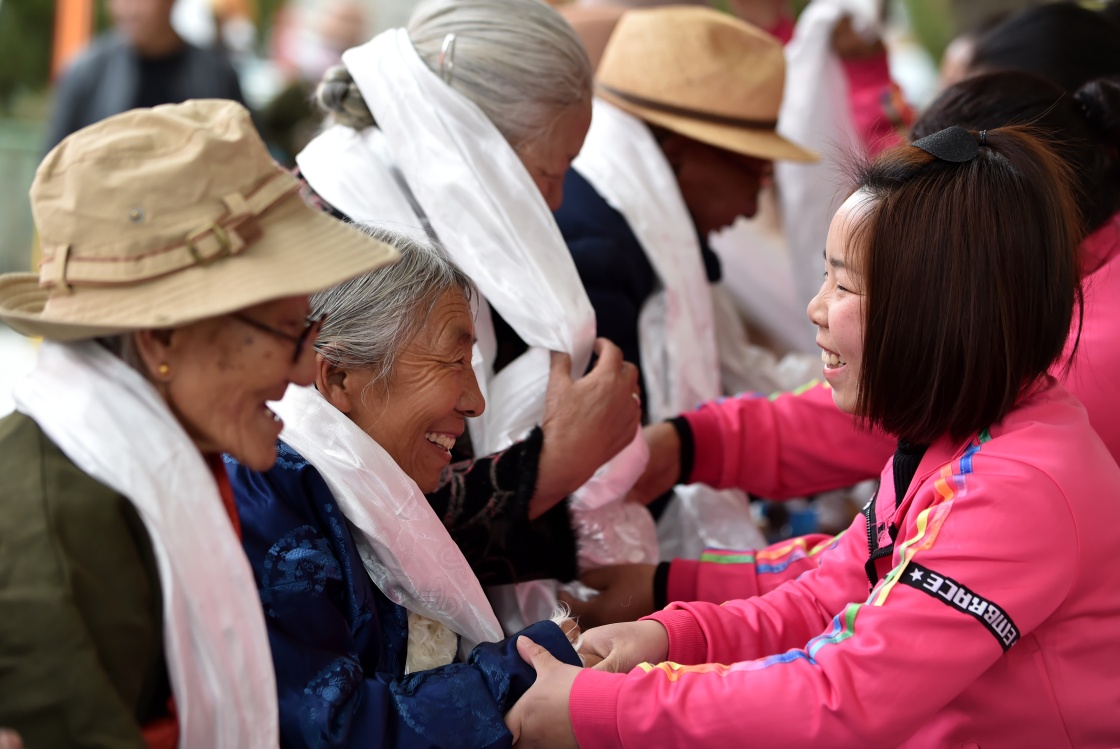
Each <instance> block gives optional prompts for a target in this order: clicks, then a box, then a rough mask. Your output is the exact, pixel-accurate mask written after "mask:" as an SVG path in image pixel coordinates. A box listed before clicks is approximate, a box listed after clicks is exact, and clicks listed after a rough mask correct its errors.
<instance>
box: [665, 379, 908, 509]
mask: <svg viewBox="0 0 1120 749" xmlns="http://www.w3.org/2000/svg"><path fill="white" fill-rule="evenodd" d="M683 416H684V418H685V419H686V420H687V421H688V425H689V427H690V428H691V430H692V440H693V445H694V447H693V464H692V473H691V475H690V476H689V479H690V481H692V482H701V483H705V484H708V485H709V486H713V487H715V488H717V489H726V488H735V489H743V490H745V491H747V492H750V493H751V494H755V495H757V496H760V497H766V498H768V499H778V500H781V499H789V498H791V497H804V496H808V495H811V494H816V493H818V492H822V491H827V490H829V489H838V488H841V487H845V486H851V485H852V484H856V483H859V482H860V481H864V480H866V479H871V478H875V477H876V476H878V475H879V471H880V469H882V467H883V463H885V462H886V461H887V459H888V458H890V456H891V455H892V454H893V453H894V440H892V439H891V438H890V437H887V436H886V435H884V434H882V433H880V432H871V431H868V430H866V429H862V428H860V426H859V425H858V424H857V423H856V420H855V419H854V418H853V417H852V416H850V415H848V414H846V413H844V412H843V411H841V410H840V409H839V408H837V407H836V404H835V403H833V401H832V391H831V390H830V389H829V388H828V386H827V385H824V384H821V383H820V382H818V381H814V382H812V383H809V384H808V385H806V386H805V387H803V388H800V389H798V390H796V391H793V392H789V393H778V394H776V395H772V396H770V397H763V396H758V395H754V394H748V393H744V394H742V395H738V396H735V397H734V398H725V399H723V400H719V401H711V402H708V403H705V404H704V405H702V406H700V408H698V409H697V410H695V411H691V412H689V413H686V414H683Z"/></svg>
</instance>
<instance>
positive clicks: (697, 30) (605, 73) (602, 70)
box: [595, 6, 817, 161]
mask: <svg viewBox="0 0 1120 749" xmlns="http://www.w3.org/2000/svg"><path fill="white" fill-rule="evenodd" d="M784 84H785V57H784V56H783V53H782V45H781V44H780V43H779V42H778V41H777V40H776V39H774V38H773V37H772V36H770V35H769V34H767V33H765V32H763V31H760V30H759V29H756V28H755V27H753V26H751V25H750V24H748V23H746V22H744V21H740V20H739V19H737V18H734V17H733V16H729V15H727V14H725V13H720V12H719V11H715V10H712V9H710V8H701V7H691V6H677V7H665V8H651V9H646V10H631V11H628V12H627V13H626V14H624V15H623V16H622V18H621V19H619V21H618V25H617V26H615V29H614V33H613V34H611V38H610V41H609V42H608V43H607V48H606V50H605V51H604V52H603V59H602V60H601V61H600V63H599V69H598V71H597V74H596V79H595V93H596V94H597V95H598V96H600V97H602V98H603V99H606V100H607V101H609V102H610V103H612V104H614V105H615V106H617V107H619V108H621V109H623V110H625V111H627V112H629V113H630V114H632V115H634V116H635V117H639V118H641V119H642V120H645V121H646V122H649V123H651V124H655V125H660V126H661V127H664V128H667V129H668V130H672V131H673V132H675V133H679V134H681V135H684V136H687V137H689V138H692V139H694V140H698V141H700V142H702V143H707V144H709V145H713V146H716V147H717V148H723V149H725V150H728V151H734V152H736V153H741V154H745V155H747V156H754V157H758V158H763V159H771V160H778V159H781V160H789V161H816V160H817V156H816V154H814V153H812V152H811V151H807V150H805V149H804V148H801V147H800V146H798V145H796V144H794V143H791V142H790V141H788V140H786V139H785V138H783V137H782V136H780V135H778V134H777V132H775V128H776V127H777V124H778V112H779V110H780V109H781V105H782V87H783V86H784Z"/></svg>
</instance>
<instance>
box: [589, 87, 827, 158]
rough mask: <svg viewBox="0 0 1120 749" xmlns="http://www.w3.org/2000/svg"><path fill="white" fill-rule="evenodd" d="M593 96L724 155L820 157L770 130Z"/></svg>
mask: <svg viewBox="0 0 1120 749" xmlns="http://www.w3.org/2000/svg"><path fill="white" fill-rule="evenodd" d="M595 95H596V96H599V97H601V98H603V99H605V100H607V101H609V102H610V103H611V104H613V105H615V106H616V107H618V108H619V109H622V110H624V111H626V112H629V113H630V114H632V115H634V116H635V117H637V118H639V119H642V120H645V121H646V122H649V123H652V124H654V125H660V126H661V127H664V128H666V129H668V130H672V131H673V132H674V133H679V134H680V135H684V136H687V137H689V138H692V139H693V140H698V141H700V142H701V143H707V144H708V145H710V146H715V147H716V148H722V149H724V150H725V151H732V152H734V153H741V154H743V155H745V156H754V157H756V158H760V159H768V160H770V161H803V162H812V161H819V160H820V156H818V155H817V154H815V153H813V152H812V151H809V150H807V149H805V148H802V147H801V146H798V145H797V144H795V143H792V142H791V141H788V140H786V139H785V138H783V137H782V136H780V135H778V134H777V133H776V132H774V131H773V130H760V129H759V130H756V129H753V128H744V127H735V126H733V125H721V124H717V123H714V122H705V121H703V120H698V119H694V118H692V117H687V116H684V115H677V114H669V113H666V112H661V111H658V110H656V109H650V108H647V107H643V106H641V105H640V104H634V103H633V102H629V101H626V100H625V99H621V98H619V97H617V96H613V95H611V94H610V92H608V91H604V90H602V89H598V90H596V92H595Z"/></svg>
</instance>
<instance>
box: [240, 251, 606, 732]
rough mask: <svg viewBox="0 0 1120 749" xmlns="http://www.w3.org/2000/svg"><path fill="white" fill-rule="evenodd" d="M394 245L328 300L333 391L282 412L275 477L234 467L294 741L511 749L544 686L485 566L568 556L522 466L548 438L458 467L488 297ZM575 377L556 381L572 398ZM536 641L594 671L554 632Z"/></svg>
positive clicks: (453, 272) (318, 392) (323, 380)
mask: <svg viewBox="0 0 1120 749" xmlns="http://www.w3.org/2000/svg"><path fill="white" fill-rule="evenodd" d="M378 236H380V237H384V238H387V239H388V240H389V241H390V242H391V243H393V244H394V245H395V246H396V247H397V248H398V249H399V251H400V253H401V261H400V263H399V264H397V265H395V266H393V267H392V268H385V269H381V270H379V271H376V272H373V273H370V274H367V275H364V276H360V277H358V278H356V279H354V280H352V281H349V282H346V283H344V284H342V285H340V286H337V287H335V288H333V289H330V290H327V291H325V292H322V293H320V294H317V295H315V296H314V297H313V298H312V307H313V313H312V314H313V316H316V317H318V316H325V323H324V326H323V330H322V332H321V334H320V338H319V342H318V344H317V346H316V348H317V351H318V356H317V370H316V374H315V387H314V388H310V387H308V388H292V389H291V390H290V391H289V393H288V395H287V396H286V397H285V398H284V400H283V401H282V402H281V403H279V404H277V405H276V406H275V408H276V409H277V411H278V413H280V414H281V415H282V416H283V417H284V420H285V429H284V432H283V433H282V434H281V442H280V443H279V447H278V451H279V459H278V460H277V463H276V466H275V467H274V468H272V469H271V470H269V471H267V472H264V473H262V472H259V471H255V470H253V469H252V467H248V466H244V465H240V464H238V463H237V462H236V461H231V462H230V463H229V469H230V478H231V480H232V483H233V487H234V493H235V496H236V499H237V506H238V510H239V512H240V515H241V522H242V529H243V543H244V546H245V551H246V553H247V554H248V557H249V560H250V563H251V565H252V567H253V571H254V573H255V575H256V578H257V583H258V585H259V586H260V595H261V601H262V603H263V604H264V608H265V613H266V616H267V626H268V631H269V637H270V640H271V644H272V654H273V659H274V662H275V667H276V674H277V684H278V688H279V702H280V715H281V719H280V722H281V741H282V743H283V744H284V745H285V746H316V747H323V746H355V747H357V746H393V747H413V746H425V747H428V746H438V747H490V746H507V745H508V744H509V743H510V739H511V737H510V735H509V733H508V732H507V730H506V728H505V725H504V723H503V720H502V716H503V714H504V712H505V710H506V709H508V707H509V706H510V705H511V704H512V703H513V701H514V700H515V699H517V697H518V696H520V694H521V693H522V692H523V691H524V690H525V689H526V688H528V686H529V685H530V684H532V681H533V678H534V675H533V672H532V670H531V669H529V668H527V667H526V666H525V664H524V663H523V662H521V661H520V659H519V658H518V657H517V654H516V652H515V650H514V648H513V638H510V639H508V640H505V641H503V642H500V643H494V642H492V641H494V640H498V639H500V638H501V629H500V627H499V625H498V622H497V619H496V618H495V616H494V614H493V612H492V611H491V609H490V605H489V603H488V601H487V600H486V598H485V596H484V595H483V594H482V590H481V588H480V586H479V583H478V580H477V579H476V577H475V575H474V574H473V573H472V570H471V566H470V565H474V566H475V567H476V568H478V569H480V570H483V571H484V573H483V574H485V575H488V576H489V577H490V579H494V578H495V577H496V576H498V577H499V579H500V580H501V581H503V582H509V581H513V580H517V579H522V578H521V577H519V576H518V575H517V574H515V570H516V571H517V572H520V573H521V575H526V574H531V572H529V573H526V572H524V570H532V569H533V568H534V567H536V566H540V565H543V564H545V563H546V562H545V561H542V560H541V558H542V557H547V556H548V555H549V554H550V553H555V552H556V548H555V547H556V542H555V541H553V540H551V538H550V534H549V532H548V528H549V526H548V524H547V523H546V524H545V525H544V526H543V527H542V526H539V525H538V526H535V527H534V524H533V523H531V522H530V520H529V504H530V501H531V499H532V497H533V488H534V483H535V478H536V477H535V464H534V463H533V462H532V460H529V459H526V457H525V455H519V454H511V453H517V452H519V451H520V452H521V453H530V454H535V453H534V452H533V450H534V449H533V448H532V447H531V444H532V443H534V442H535V443H536V445H537V446H538V448H539V443H540V440H541V430H540V428H537V429H536V430H534V433H533V435H532V436H530V438H529V439H527V440H525V441H523V442H521V443H518V444H517V445H515V446H514V447H511V448H510V450H508V451H507V452H505V453H499V454H497V455H493V456H490V457H489V458H486V459H483V460H480V461H476V462H474V463H467V464H462V465H452V458H451V448H452V447H454V444H455V442H456V440H457V439H458V438H459V437H460V436H461V435H462V434H463V433H464V430H465V429H466V420H467V419H468V418H470V417H474V416H478V415H479V414H481V413H482V412H483V409H484V408H485V405H486V404H485V401H484V399H483V396H482V393H481V392H480V391H479V387H478V383H477V381H476V379H475V374H474V370H473V369H472V367H471V347H472V343H473V341H474V320H473V314H472V311H471V300H472V298H473V297H474V295H475V294H476V293H477V292H476V291H475V289H474V286H473V284H472V283H471V282H470V280H469V279H468V278H467V277H466V276H465V275H464V274H463V273H462V271H460V270H459V269H458V268H457V267H455V265H454V264H452V263H451V261H450V260H448V259H447V258H446V257H445V255H444V254H443V253H442V251H441V250H438V249H435V248H433V247H430V246H427V245H421V244H417V243H414V242H413V241H411V240H409V239H407V238H404V237H402V236H396V235H389V234H384V233H382V234H379V235H378ZM608 359H609V356H608ZM558 360H559V361H560V362H561V364H560V365H559V366H558V367H557V369H558V370H560V371H559V375H558V380H557V381H558V382H562V383H565V384H566V385H568V386H573V383H572V382H571V379H570V378H567V379H566V381H565V378H566V377H567V363H566V361H564V360H563V357H559V358H558ZM608 364H609V365H611V366H614V367H616V368H617V367H618V366H619V365H621V359H617V360H616V361H613V362H611V361H608ZM595 379H596V378H595V376H594V375H593V376H591V377H590V378H584V380H581V381H580V382H581V383H585V382H588V381H592V382H593V381H594V380H595ZM547 417H548V414H547V413H546V418H547ZM467 484H469V485H470V489H469V490H463V486H464V485H467ZM454 487H459V489H458V490H455V489H454ZM423 492H431V493H432V495H431V496H430V498H429V499H430V502H431V504H429V499H426V498H425V497H424V495H423ZM433 507H434V508H435V511H433ZM558 517H559V518H560V519H561V520H562V521H566V515H564V514H560V515H559V516H558ZM441 519H442V521H443V522H442V523H441ZM496 519H500V521H499V520H496ZM444 523H446V524H447V525H448V526H450V527H452V528H453V533H454V534H455V536H456V540H460V545H462V546H463V548H464V550H466V552H467V558H464V556H463V553H462V552H460V549H459V548H458V547H457V546H456V543H455V540H453V539H452V536H451V535H449V533H448V531H447V530H445V527H444ZM480 529H481V530H480ZM568 533H569V535H570V531H569V532H568ZM561 537H562V538H568V536H565V535H563V534H561ZM569 553H570V552H569ZM468 559H469V563H468ZM503 575H504V577H500V576H503ZM525 631H526V632H530V633H535V634H533V636H534V637H536V636H540V637H542V638H543V639H544V642H545V643H547V644H548V646H549V649H550V650H553V651H554V652H556V653H557V654H558V656H559V657H562V658H564V659H565V660H566V661H567V662H569V663H574V664H578V659H577V658H576V656H575V652H574V651H573V650H572V648H571V647H570V645H569V644H568V641H567V639H566V638H565V636H564V634H563V633H562V632H561V631H560V629H559V628H558V627H556V626H555V625H554V624H552V623H550V622H542V623H539V624H535V625H533V626H531V627H529V628H528V629H527V630H525ZM456 635H458V636H460V637H461V638H462V640H463V642H464V643H465V644H466V647H463V649H462V650H463V652H464V653H465V652H469V651H470V647H469V646H470V645H474V644H475V643H478V642H483V643H484V644H482V645H480V646H478V647H477V648H475V649H474V651H473V652H470V653H469V655H468V656H467V658H466V659H465V660H466V662H457V661H459V660H460V659H459V658H458V657H457V654H456V651H457V650H459V643H458V638H457V637H456Z"/></svg>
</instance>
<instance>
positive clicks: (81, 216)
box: [0, 101, 396, 749]
mask: <svg viewBox="0 0 1120 749" xmlns="http://www.w3.org/2000/svg"><path fill="white" fill-rule="evenodd" d="M298 187H299V186H298V183H297V182H296V180H295V179H294V178H292V177H291V176H290V175H289V174H287V173H286V172H285V171H284V170H283V169H282V168H281V167H280V166H278V165H277V164H276V163H275V162H273V161H272V159H271V158H269V156H268V152H267V151H266V150H265V147H264V144H263V143H262V142H261V141H260V139H259V137H258V136H257V135H256V131H255V130H254V128H253V125H252V122H251V121H250V119H249V113H248V112H247V111H246V110H245V109H244V108H243V107H241V106H240V105H238V104H235V103H233V102H218V101H196V102H189V103H187V104H183V105H175V106H166V107H157V108H155V109H151V110H136V111H134V112H128V113H125V114H122V115H118V116H116V117H112V118H110V119H107V120H105V121H103V122H101V123H99V124H97V125H94V126H92V127H89V128H87V129H85V130H82V131H79V132H78V133H75V134H74V135H71V136H70V137H69V138H67V139H66V140H64V141H63V142H62V143H61V144H60V145H59V146H57V147H56V148H55V149H54V150H53V151H51V153H50V154H48V155H47V157H46V159H45V160H44V161H43V163H42V165H41V166H40V167H39V171H38V173H37V174H36V177H35V183H34V184H33V185H32V188H31V202H32V207H33V209H34V211H35V219H36V224H37V226H38V229H39V232H40V235H41V237H42V241H43V263H42V268H41V271H40V273H39V275H38V276H35V275H32V274H29V273H24V274H9V275H6V276H3V277H0V317H2V318H3V320H4V321H5V322H7V323H8V324H9V325H11V326H12V327H13V328H15V329H16V330H18V331H20V332H22V333H25V334H27V335H40V336H43V337H44V338H46V339H47V340H46V342H44V343H43V346H42V348H41V351H40V356H39V362H38V365H37V367H36V369H35V370H34V372H33V373H32V374H31V375H30V377H29V378H28V379H27V380H26V381H25V382H23V383H22V384H21V385H20V386H19V387H18V388H17V390H16V392H15V400H16V404H17V408H18V413H15V414H12V415H11V416H9V417H7V418H5V419H4V420H3V421H0V473H2V474H3V476H4V482H3V484H2V485H0V506H2V507H3V512H0V539H2V541H0V580H2V581H3V583H2V585H0V642H2V643H3V648H2V649H3V657H2V659H0V660H2V662H3V663H2V666H0V695H2V697H0V725H3V726H10V727H12V728H14V729H16V730H18V731H19V732H20V733H21V734H22V736H23V739H24V740H25V741H26V743H27V745H28V746H39V747H70V746H92V745H96V746H99V747H135V748H136V749H139V748H140V747H148V746H161V747H162V746H167V747H170V746H175V745H179V746H191V747H195V746H197V747H203V746H204V747H218V748H221V749H240V748H242V747H261V748H262V749H264V748H266V747H268V748H271V747H275V746H276V743H277V714H276V699H275V688H274V686H273V684H274V677H273V669H272V662H271V659H270V658H269V651H268V643H267V639H266V631H265V626H264V618H263V617H262V616H261V611H260V607H259V605H258V603H257V597H256V596H255V590H254V585H253V578H252V573H251V571H250V569H249V566H248V565H247V564H246V562H245V557H244V555H243V553H242V551H241V546H240V544H239V543H238V538H237V531H238V519H237V514H236V512H235V511H234V508H233V500H232V495H231V492H230V489H229V484H228V481H226V479H225V472H224V471H223V470H222V466H221V459H220V454H221V453H223V452H225V453H229V454H232V455H235V456H237V458H238V459H240V460H242V461H244V462H245V463H246V464H247V465H252V466H254V467H256V468H259V469H262V470H264V469H267V468H268V467H269V466H271V465H272V463H273V461H274V459H275V455H276V453H275V440H276V437H277V435H278V434H279V433H280V429H281V426H282V425H281V423H280V422H279V419H278V418H277V417H276V415H275V414H273V413H272V412H271V411H270V410H269V409H268V408H267V407H266V405H265V403H266V401H269V400H273V399H276V398H280V397H282V396H283V394H284V391H285V390H286V389H287V387H288V384H289V383H296V384H300V385H306V384H308V383H310V382H311V381H312V380H313V377H314V361H315V359H314V355H313V353H312V350H311V349H312V346H313V345H314V343H315V336H316V333H317V331H318V328H319V322H318V321H315V322H308V321H307V320H308V312H310V306H309V298H308V294H309V293H311V292H313V291H317V290H319V289H322V288H324V287H327V286H330V285H332V284H336V283H338V282H340V281H343V280H346V279H348V278H350V277H352V276H355V275H358V274H360V273H364V272H366V271H369V270H371V269H373V268H376V267H379V266H381V265H383V264H385V263H387V262H389V261H391V260H392V258H393V257H394V256H395V254H396V253H395V252H393V250H392V249H391V248H389V247H388V246H386V245H385V244H383V243H381V242H377V241H375V240H374V239H372V238H370V237H368V236H365V235H364V234H362V233H361V232H359V231H356V230H354V229H353V228H352V227H347V226H345V225H343V224H342V223H340V222H338V221H335V220H333V219H330V218H328V217H325V216H323V215H322V214H321V213H319V212H318V211H315V210H314V209H311V208H309V207H307V206H306V205H305V204H304V203H303V202H302V201H301V200H300V199H299V197H298V194H297V191H298ZM310 247H314V249H315V252H314V253H309V252H308V248H310ZM176 716H179V717H178V718H176Z"/></svg>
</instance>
